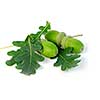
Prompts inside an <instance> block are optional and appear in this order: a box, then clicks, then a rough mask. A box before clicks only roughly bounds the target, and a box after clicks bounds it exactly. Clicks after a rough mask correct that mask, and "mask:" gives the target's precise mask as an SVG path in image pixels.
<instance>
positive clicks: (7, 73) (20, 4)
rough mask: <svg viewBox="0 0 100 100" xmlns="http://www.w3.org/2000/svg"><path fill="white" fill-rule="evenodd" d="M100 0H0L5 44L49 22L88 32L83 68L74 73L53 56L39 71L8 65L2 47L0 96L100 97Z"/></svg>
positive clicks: (9, 99) (31, 99)
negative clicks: (56, 64) (57, 64)
mask: <svg viewBox="0 0 100 100" xmlns="http://www.w3.org/2000/svg"><path fill="white" fill-rule="evenodd" d="M99 2H100V0H49V1H48V0H0V47H3V46H7V45H10V44H11V42H12V41H13V40H24V39H25V37H26V36H27V35H28V34H29V33H31V32H36V31H38V26H39V25H45V22H46V21H47V20H48V21H49V22H51V25H52V29H56V30H59V31H64V32H66V34H70V35H74V34H78V33H82V34H83V35H84V36H83V37H80V39H81V40H82V41H83V42H84V44H85V50H84V52H83V54H82V62H81V64H80V66H79V67H78V68H76V69H74V70H72V71H69V72H62V71H61V70H60V68H55V67H53V61H49V60H48V59H47V60H46V61H45V62H44V63H42V67H41V68H40V69H39V70H38V71H37V73H36V74H35V75H31V76H25V75H23V74H20V73H19V71H18V70H16V69H15V68H14V67H8V66H6V64H5V61H6V60H7V59H9V57H8V56H7V55H6V53H7V51H9V50H11V49H13V48H9V49H5V50H1V51H0V100H20V99H21V100H100V64H99V62H100V60H99V59H100V56H99V55H100V38H99V36H100V35H99V34H100V3H99Z"/></svg>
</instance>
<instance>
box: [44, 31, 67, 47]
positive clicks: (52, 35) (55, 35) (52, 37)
mask: <svg viewBox="0 0 100 100" xmlns="http://www.w3.org/2000/svg"><path fill="white" fill-rule="evenodd" d="M64 36H65V33H64V32H58V31H56V30H50V31H48V32H47V33H46V35H45V38H46V39H47V40H48V41H51V42H53V43H56V44H57V45H60V43H61V40H62V39H63V38H64Z"/></svg>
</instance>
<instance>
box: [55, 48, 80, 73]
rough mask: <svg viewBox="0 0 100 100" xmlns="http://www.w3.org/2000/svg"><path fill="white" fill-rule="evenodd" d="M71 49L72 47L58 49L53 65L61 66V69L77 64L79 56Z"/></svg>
mask: <svg viewBox="0 0 100 100" xmlns="http://www.w3.org/2000/svg"><path fill="white" fill-rule="evenodd" d="M72 50H73V48H66V49H60V50H59V53H58V56H57V61H56V62H55V63H54V66H56V67H59V66H61V70H62V71H65V70H68V69H71V68H73V67H76V66H78V63H79V62H80V60H78V59H77V58H79V57H80V55H79V54H73V53H72Z"/></svg>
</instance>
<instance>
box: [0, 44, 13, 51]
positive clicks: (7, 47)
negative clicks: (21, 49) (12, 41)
mask: <svg viewBox="0 0 100 100" xmlns="http://www.w3.org/2000/svg"><path fill="white" fill-rule="evenodd" d="M11 47H13V45H9V46H5V47H1V48H0V50H3V49H7V48H11Z"/></svg>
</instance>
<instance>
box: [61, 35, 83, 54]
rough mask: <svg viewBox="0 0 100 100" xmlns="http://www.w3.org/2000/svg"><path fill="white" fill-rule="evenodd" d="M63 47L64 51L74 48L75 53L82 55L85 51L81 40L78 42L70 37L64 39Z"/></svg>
mask: <svg viewBox="0 0 100 100" xmlns="http://www.w3.org/2000/svg"><path fill="white" fill-rule="evenodd" d="M61 46H62V48H63V49H65V48H68V47H73V53H81V52H82V51H83V49H84V45H83V43H82V42H81V41H80V40H77V39H75V38H73V37H70V36H66V37H64V38H63V40H62V42H61Z"/></svg>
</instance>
